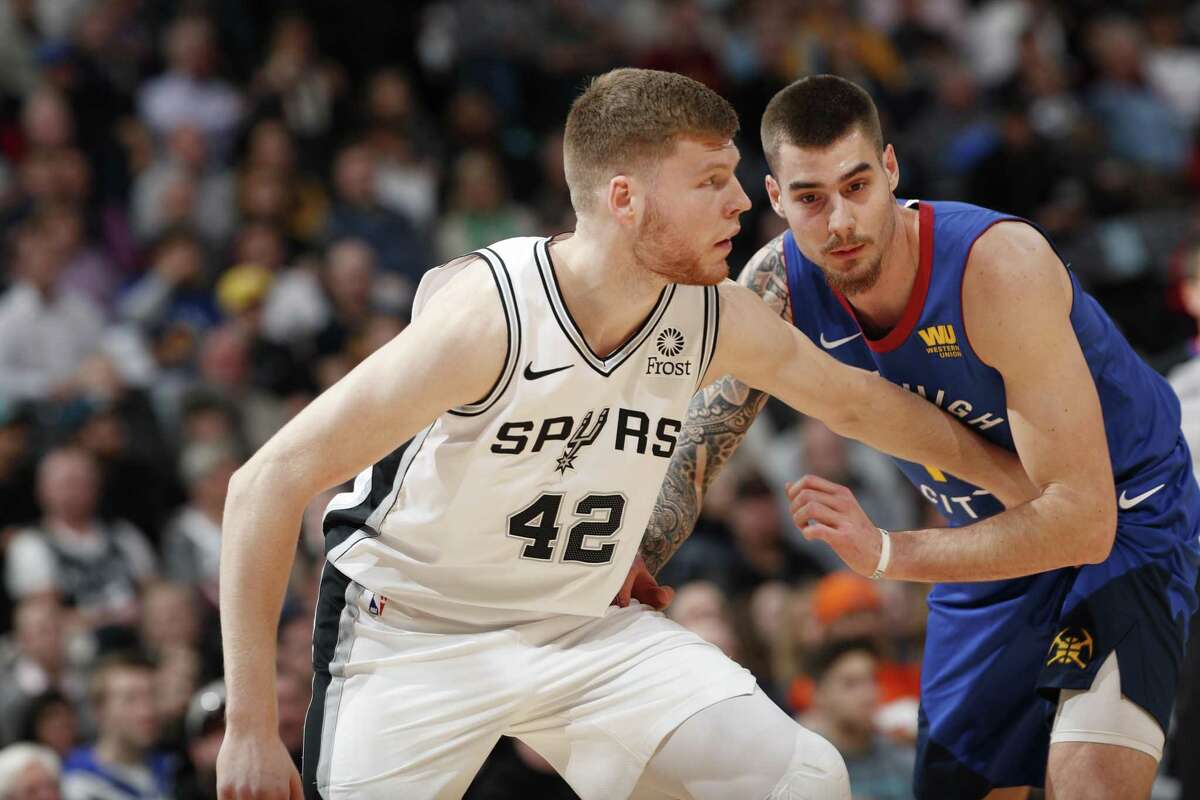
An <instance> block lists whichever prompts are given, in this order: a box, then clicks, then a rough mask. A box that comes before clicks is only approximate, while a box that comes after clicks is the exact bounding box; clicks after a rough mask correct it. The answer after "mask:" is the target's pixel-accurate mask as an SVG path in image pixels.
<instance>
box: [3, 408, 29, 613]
mask: <svg viewBox="0 0 1200 800" xmlns="http://www.w3.org/2000/svg"><path fill="white" fill-rule="evenodd" d="M33 422H34V420H33V414H32V408H31V407H30V406H27V405H25V404H22V403H17V402H13V401H10V400H5V399H3V397H0V542H2V541H5V539H6V532H11V531H13V530H14V529H15V528H16V527H17V526H19V525H25V524H28V523H30V522H33V521H34V520H35V519H37V516H38V508H37V503H36V502H35V501H34V494H35V493H34V488H33V487H34V458H33V450H32V447H31V442H30V433H31V430H32V428H33ZM0 596H3V593H2V592H0Z"/></svg>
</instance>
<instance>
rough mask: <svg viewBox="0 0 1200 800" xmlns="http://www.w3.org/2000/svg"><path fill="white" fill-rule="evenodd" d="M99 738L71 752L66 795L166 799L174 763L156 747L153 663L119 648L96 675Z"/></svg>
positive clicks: (70, 799)
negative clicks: (89, 744)
mask: <svg viewBox="0 0 1200 800" xmlns="http://www.w3.org/2000/svg"><path fill="white" fill-rule="evenodd" d="M91 703H92V710H93V712H94V713H95V715H96V725H97V731H98V734H97V737H96V741H95V744H93V745H91V746H89V747H82V748H79V749H77V750H75V751H74V752H73V753H71V755H70V757H69V758H68V759H67V761H66V764H65V765H64V768H63V797H64V798H65V800H159V799H160V798H161V799H162V800H166V798H168V797H170V792H171V787H170V776H171V773H172V766H171V764H170V763H168V761H167V759H166V758H165V757H163V756H161V755H159V754H157V753H155V752H154V751H153V750H152V748H153V747H154V743H155V742H156V741H157V739H158V735H159V718H158V712H157V710H156V708H155V696H154V667H153V665H152V664H151V663H150V662H149V661H147V660H146V659H145V658H144V657H141V656H137V655H134V654H131V653H114V654H111V655H109V656H106V657H105V658H103V659H102V660H101V662H100V663H99V664H97V666H96V670H95V673H94V674H93V676H92V688H91Z"/></svg>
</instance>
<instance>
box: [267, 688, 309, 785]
mask: <svg viewBox="0 0 1200 800" xmlns="http://www.w3.org/2000/svg"><path fill="white" fill-rule="evenodd" d="M275 689H276V693H277V695H278V701H279V705H278V708H279V738H280V739H281V740H282V741H283V746H284V747H286V748H287V751H288V753H289V754H290V755H291V757H292V762H293V763H294V764H295V765H296V768H297V769H299V768H300V759H301V756H302V755H303V753H304V716H305V714H306V713H307V711H308V704H309V701H311V700H312V684H311V681H308V680H305V679H304V678H303V677H301V676H300V675H297V674H296V673H295V672H291V671H285V672H281V673H279V674H278V675H277V676H276V677H275Z"/></svg>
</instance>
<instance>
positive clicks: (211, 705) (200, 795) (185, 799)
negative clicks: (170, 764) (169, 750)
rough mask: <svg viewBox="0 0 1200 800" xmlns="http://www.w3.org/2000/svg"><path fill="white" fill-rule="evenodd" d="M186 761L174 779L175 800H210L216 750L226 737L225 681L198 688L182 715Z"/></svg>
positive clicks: (214, 788) (213, 790)
mask: <svg viewBox="0 0 1200 800" xmlns="http://www.w3.org/2000/svg"><path fill="white" fill-rule="evenodd" d="M184 733H185V735H186V737H187V763H186V764H183V765H181V767H180V771H179V773H178V776H177V778H176V780H175V793H174V796H175V800H212V798H215V797H216V796H217V753H218V752H220V750H221V742H223V741H224V740H225V682H224V681H213V682H212V683H209V684H206V685H205V686H203V687H201V688H200V689H199V690H198V691H197V692H196V693H195V694H194V695H192V699H191V701H190V702H189V703H188V709H187V716H186V717H184Z"/></svg>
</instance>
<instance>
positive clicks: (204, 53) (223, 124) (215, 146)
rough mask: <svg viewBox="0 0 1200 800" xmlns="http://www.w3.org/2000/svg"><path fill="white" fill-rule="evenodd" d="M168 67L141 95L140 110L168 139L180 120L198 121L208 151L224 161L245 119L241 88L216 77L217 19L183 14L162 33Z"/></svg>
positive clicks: (157, 134) (185, 123)
mask: <svg viewBox="0 0 1200 800" xmlns="http://www.w3.org/2000/svg"><path fill="white" fill-rule="evenodd" d="M163 51H164V55H165V57H166V61H167V70H166V72H164V73H163V74H162V75H159V76H158V77H157V78H153V79H151V80H150V81H149V82H147V83H146V84H145V85H143V87H142V88H141V90H140V92H139V95H138V112H139V114H140V115H141V118H142V120H143V121H144V122H145V123H146V125H147V126H149V128H150V130H151V131H152V132H153V133H154V135H155V136H157V137H159V138H160V139H165V138H166V137H167V135H168V134H169V133H170V132H171V131H173V130H175V129H176V128H178V127H180V126H181V125H189V124H190V125H195V126H197V127H198V128H199V129H200V130H201V131H202V132H203V135H204V139H205V141H206V144H207V147H206V151H207V152H208V153H209V154H210V157H211V158H212V159H213V160H214V161H216V162H217V163H224V162H225V160H226V159H227V158H228V157H229V155H230V153H231V152H232V149H233V137H234V134H235V132H236V131H237V126H238V124H239V123H240V122H241V120H242V99H241V97H240V96H239V95H238V92H237V90H235V89H234V88H233V87H232V86H230V85H229V84H227V83H225V82H224V81H222V80H220V79H219V78H217V77H215V72H216V67H217V53H216V49H215V42H214V34H213V28H212V23H211V22H209V20H208V19H207V18H205V17H201V16H180V17H178V18H177V19H175V20H174V21H173V22H172V23H171V25H170V27H168V28H167V32H166V35H165V36H164V37H163Z"/></svg>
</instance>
